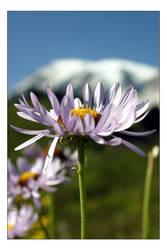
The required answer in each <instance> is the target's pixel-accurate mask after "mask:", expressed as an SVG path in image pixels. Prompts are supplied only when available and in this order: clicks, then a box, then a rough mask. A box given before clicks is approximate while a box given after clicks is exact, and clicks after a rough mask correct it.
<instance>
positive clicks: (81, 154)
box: [77, 147, 86, 239]
mask: <svg viewBox="0 0 167 250" xmlns="http://www.w3.org/2000/svg"><path fill="white" fill-rule="evenodd" d="M77 173H78V178H79V192H80V210H81V239H86V188H85V150H84V147H79V148H78V170H77Z"/></svg>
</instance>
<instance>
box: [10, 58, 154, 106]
mask: <svg viewBox="0 0 167 250" xmlns="http://www.w3.org/2000/svg"><path fill="white" fill-rule="evenodd" d="M99 81H101V82H102V83H103V85H104V87H105V89H106V90H108V89H109V88H110V87H111V85H112V84H114V83H116V82H120V83H121V86H122V87H123V89H125V88H126V87H127V85H128V84H133V85H134V86H135V88H136V89H137V90H138V93H139V101H142V100H144V99H147V98H149V99H150V100H151V105H152V106H159V69H158V68H157V67H153V66H150V65H146V64H141V63H137V62H132V61H128V60H122V59H103V60H98V61H90V60H81V59H59V60H54V61H52V62H50V63H49V64H48V65H46V66H44V67H41V68H40V69H38V70H36V71H35V72H34V73H32V74H31V75H29V76H27V77H25V78H24V79H23V80H22V81H20V82H19V83H17V84H16V85H15V87H14V88H13V89H12V91H11V92H10V93H9V98H10V97H12V96H14V95H19V94H20V93H22V92H27V91H29V90H31V89H33V90H34V89H36V90H37V91H39V92H44V91H45V90H46V85H47V84H49V85H50V87H51V88H52V89H53V90H55V91H56V92H59V93H60V94H64V92H65V88H66V86H67V84H68V83H69V82H71V83H72V84H73V86H74V89H75V93H77V94H82V87H83V85H84V84H85V83H87V82H88V83H89V84H90V85H91V86H92V88H94V87H95V86H96V84H97V82H99Z"/></svg>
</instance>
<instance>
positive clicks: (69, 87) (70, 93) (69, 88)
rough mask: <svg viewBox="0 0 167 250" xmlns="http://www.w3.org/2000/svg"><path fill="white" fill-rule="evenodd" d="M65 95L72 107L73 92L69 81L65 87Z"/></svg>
mask: <svg viewBox="0 0 167 250" xmlns="http://www.w3.org/2000/svg"><path fill="white" fill-rule="evenodd" d="M66 96H68V97H69V99H70V101H71V104H72V109H73V108H74V93H73V87H72V84H71V83H69V84H68V86H67V88H66Z"/></svg>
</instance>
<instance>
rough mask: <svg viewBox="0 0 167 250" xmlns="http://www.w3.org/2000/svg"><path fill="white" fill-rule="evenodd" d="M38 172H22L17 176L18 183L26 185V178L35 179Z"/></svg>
mask: <svg viewBox="0 0 167 250" xmlns="http://www.w3.org/2000/svg"><path fill="white" fill-rule="evenodd" d="M38 176H39V175H38V174H36V173H33V172H30V171H27V172H24V173H22V174H21V175H20V178H19V184H20V185H26V184H27V181H28V179H31V178H32V179H37V178H38Z"/></svg>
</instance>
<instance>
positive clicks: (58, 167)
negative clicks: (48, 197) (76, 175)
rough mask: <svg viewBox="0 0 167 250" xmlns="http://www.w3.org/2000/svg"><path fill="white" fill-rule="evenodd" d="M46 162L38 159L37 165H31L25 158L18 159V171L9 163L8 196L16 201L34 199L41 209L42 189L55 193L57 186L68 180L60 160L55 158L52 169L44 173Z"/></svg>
mask: <svg viewBox="0 0 167 250" xmlns="http://www.w3.org/2000/svg"><path fill="white" fill-rule="evenodd" d="M43 164H44V161H43V159H42V158H37V159H36V161H35V163H33V164H30V163H29V162H27V160H26V159H24V158H21V157H20V158H18V159H17V164H16V165H17V169H16V168H15V167H14V166H13V165H12V164H11V161H10V160H9V161H8V196H9V197H10V198H11V199H12V200H15V199H17V198H19V197H20V198H21V199H24V200H28V199H30V198H32V199H33V201H34V204H35V206H36V207H37V208H40V201H39V198H40V192H39V190H40V189H44V190H46V191H51V192H53V191H55V190H56V187H55V186H56V185H58V184H60V183H62V182H64V181H66V180H67V178H66V177H65V172H66V171H65V169H64V168H63V165H62V164H61V161H60V159H58V158H55V159H54V160H53V161H52V163H51V168H50V169H49V171H47V172H45V173H44V172H43V171H42V170H43Z"/></svg>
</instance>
